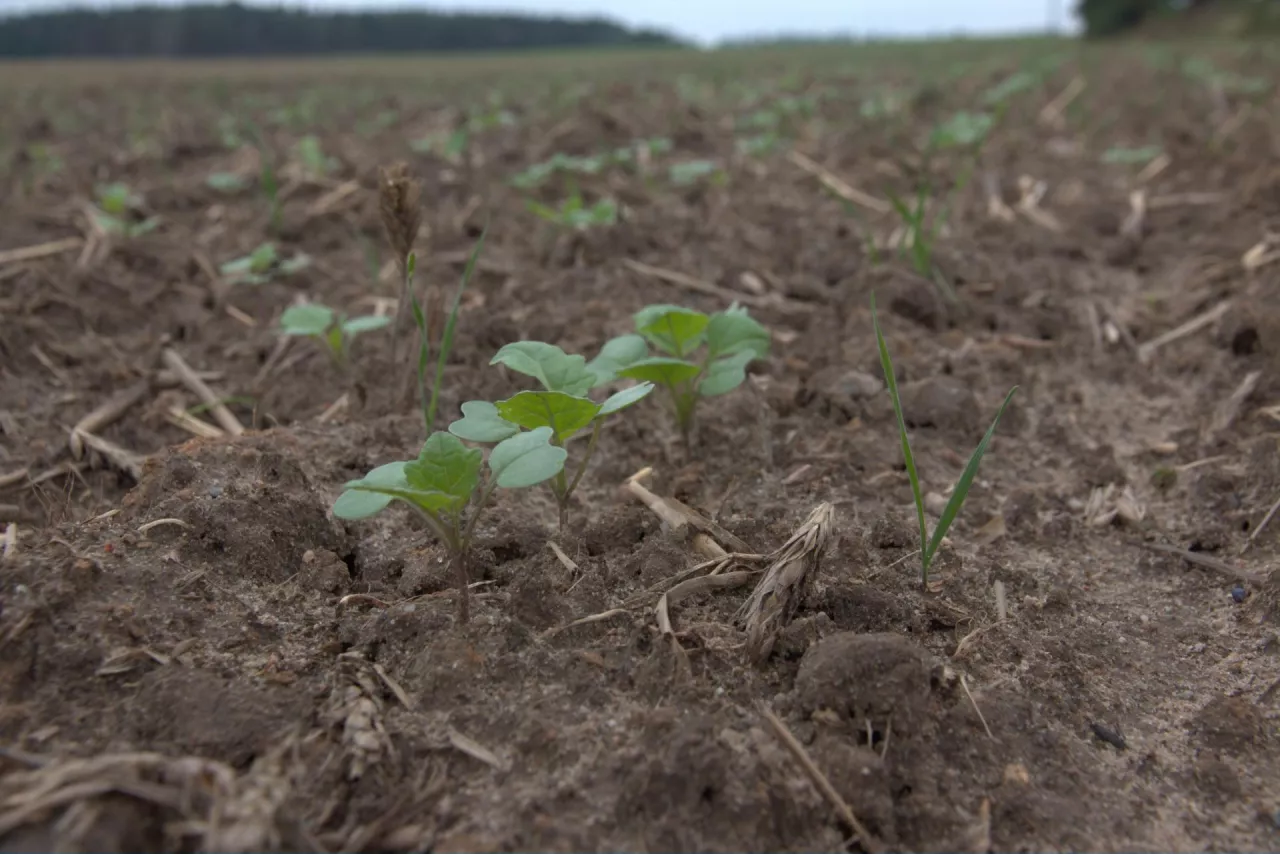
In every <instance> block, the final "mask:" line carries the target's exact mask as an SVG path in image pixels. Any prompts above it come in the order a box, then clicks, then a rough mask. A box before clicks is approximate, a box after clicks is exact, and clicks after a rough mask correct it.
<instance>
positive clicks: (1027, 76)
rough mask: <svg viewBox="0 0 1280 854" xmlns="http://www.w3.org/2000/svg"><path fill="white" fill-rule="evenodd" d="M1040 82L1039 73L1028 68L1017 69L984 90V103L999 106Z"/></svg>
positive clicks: (989, 105)
mask: <svg viewBox="0 0 1280 854" xmlns="http://www.w3.org/2000/svg"><path fill="white" fill-rule="evenodd" d="M1039 82H1040V77H1039V75H1036V74H1033V73H1032V72H1030V71H1026V70H1023V71H1015V72H1014V73H1013V74H1010V75H1009V76H1008V77H1006V78H1005V79H1004V80H1003V81H1001V82H1000V83H997V84H996V85H995V86H992V87H991V88H990V89H988V90H987V91H986V92H984V93H983V94H982V103H983V105H984V106H987V107H995V106H999V105H1000V104H1003V103H1005V102H1006V101H1008V100H1010V99H1011V98H1013V97H1014V96H1015V95H1020V94H1022V93H1023V92H1026V91H1029V90H1031V89H1034V88H1035V87H1036V84H1038V83H1039Z"/></svg>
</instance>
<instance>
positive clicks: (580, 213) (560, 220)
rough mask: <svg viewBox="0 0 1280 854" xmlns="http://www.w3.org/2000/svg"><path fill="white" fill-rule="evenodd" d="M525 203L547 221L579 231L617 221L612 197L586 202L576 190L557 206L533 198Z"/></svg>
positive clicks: (615, 206)
mask: <svg viewBox="0 0 1280 854" xmlns="http://www.w3.org/2000/svg"><path fill="white" fill-rule="evenodd" d="M525 204H526V205H527V206H528V208H529V210H530V211H532V212H533V213H534V214H536V215H537V216H539V217H541V218H542V219H545V220H546V221H547V222H551V223H555V224H556V225H559V226H563V227H565V228H574V229H577V230H579V231H585V230H587V229H588V228H593V227H602V226H610V225H615V224H616V223H617V222H618V203H617V202H615V201H614V200H613V199H598V200H596V201H595V202H593V203H591V204H587V203H586V202H585V201H584V200H583V198H582V194H581V193H579V192H577V191H576V190H575V191H573V192H572V193H570V195H569V197H568V198H566V199H564V200H563V201H561V202H560V204H559V206H557V207H551V206H549V205H544V204H542V203H541V202H536V201H534V200H533V199H527V200H526V201H525Z"/></svg>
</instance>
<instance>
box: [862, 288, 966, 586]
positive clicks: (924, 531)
mask: <svg viewBox="0 0 1280 854" xmlns="http://www.w3.org/2000/svg"><path fill="white" fill-rule="evenodd" d="M871 325H872V326H873V327H874V328H875V331H876V346H878V347H879V348H880V367H881V368H883V369H884V380H885V384H886V385H888V386H889V396H890V397H891V398H892V399H893V414H894V415H896V416H897V418H898V435H900V436H901V437H902V458H903V461H904V462H905V463H906V465H907V477H908V478H910V479H911V495H912V497H913V498H914V499H915V502H916V520H917V521H918V522H919V523H920V559H921V570H922V576H923V578H924V583H926V584H927V583H928V581H929V557H930V555H929V553H928V551H927V549H926V545H927V543H928V537H929V529H928V528H927V527H926V525H925V521H924V497H923V496H922V495H921V494H920V475H919V474H918V473H917V472H916V460H915V457H914V456H912V454H911V442H910V441H909V440H908V439H907V420H906V419H905V418H903V416H902V401H901V400H900V399H899V398H898V378H897V377H896V376H895V375H894V373H893V359H891V358H890V357H889V345H888V344H886V343H885V340H884V333H882V332H881V331H880V321H879V320H878V319H877V318H876V295H875V294H874V293H873V294H872V295H871ZM970 480H972V478H970Z"/></svg>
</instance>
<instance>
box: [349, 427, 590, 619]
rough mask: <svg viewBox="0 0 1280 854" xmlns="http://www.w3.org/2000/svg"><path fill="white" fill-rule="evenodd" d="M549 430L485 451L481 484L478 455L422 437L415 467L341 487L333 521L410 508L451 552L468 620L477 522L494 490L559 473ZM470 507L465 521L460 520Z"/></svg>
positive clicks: (457, 442) (446, 439)
mask: <svg viewBox="0 0 1280 854" xmlns="http://www.w3.org/2000/svg"><path fill="white" fill-rule="evenodd" d="M551 436H552V430H551V428H550V427H542V428H539V429H537V430H530V431H528V432H524V433H518V434H516V435H514V436H511V437H510V438H509V439H506V440H504V441H502V442H499V443H498V444H497V445H496V446H495V447H494V448H493V450H492V451H490V452H489V475H488V477H487V478H485V482H484V483H483V484H482V483H481V469H482V468H483V457H484V453H483V451H481V450H480V449H479V448H468V447H467V446H466V445H465V444H463V442H462V440H461V439H459V438H457V437H456V436H452V435H450V434H448V433H442V432H436V433H432V434H431V435H430V436H428V437H427V441H426V442H425V443H424V444H423V446H422V452H421V453H420V454H418V458H417V459H416V460H406V461H398V462H393V463H387V464H386V465H381V466H378V467H377V468H375V469H373V470H372V471H370V472H369V473H368V474H366V475H365V476H364V477H363V478H361V479H359V480H353V481H350V482H348V483H347V484H346V486H344V487H343V491H342V494H341V495H339V496H338V500H337V501H336V502H334V505H333V515H334V516H337V517H338V518H339V519H366V518H368V517H370V516H373V515H375V514H377V513H379V512H381V511H382V510H384V509H385V508H386V507H387V506H388V505H389V504H390V503H391V502H392V501H402V502H404V503H405V504H408V505H409V506H410V507H412V508H413V510H414V511H415V512H416V513H417V514H418V516H419V517H421V518H422V520H423V521H424V522H425V523H426V525H427V528H428V529H429V530H430V531H431V533H433V534H434V535H435V536H436V537H437V539H439V540H440V542H441V543H442V544H443V545H444V547H445V549H446V550H447V551H448V552H449V559H450V563H451V564H452V565H453V570H454V577H455V578H456V579H457V585H458V619H459V621H460V622H463V623H465V622H467V621H468V620H469V619H470V607H469V604H468V595H467V584H468V582H469V577H468V574H467V557H468V554H469V553H470V550H471V541H472V538H473V536H474V535H475V529H476V522H477V521H478V520H479V519H480V514H481V513H482V512H483V511H484V508H485V506H486V505H488V503H489V499H490V498H491V497H492V496H493V492H494V490H495V489H497V488H498V487H502V488H504V489H523V488H525V487H530V486H537V485H538V484H540V483H543V482H545V481H547V480H550V479H551V478H553V477H555V476H556V475H558V474H561V473H562V472H563V471H564V461H565V457H566V453H565V450H564V448H560V447H556V446H555V445H552V444H551ZM468 505H471V510H470V513H469V514H468V515H464V511H465V510H466V509H467V506H468Z"/></svg>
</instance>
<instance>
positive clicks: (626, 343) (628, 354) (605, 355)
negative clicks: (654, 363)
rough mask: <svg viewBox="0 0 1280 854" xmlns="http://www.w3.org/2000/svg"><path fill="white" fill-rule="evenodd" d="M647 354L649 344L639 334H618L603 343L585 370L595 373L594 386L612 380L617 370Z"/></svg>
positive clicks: (597, 386)
mask: <svg viewBox="0 0 1280 854" xmlns="http://www.w3.org/2000/svg"><path fill="white" fill-rule="evenodd" d="M648 355H649V344H648V342H646V341H645V340H644V338H643V337H642V336H640V335H620V336H618V337H617V338H614V339H612V340H610V341H608V342H606V343H605V345H604V347H602V348H601V349H600V355H598V356H596V357H595V358H594V359H592V360H591V361H590V362H588V363H587V370H589V371H591V372H592V373H594V374H595V375H596V383H595V387H596V388H599V387H600V386H602V385H604V384H606V383H609V382H613V380H615V379H617V377H618V371H620V370H622V369H623V368H625V367H626V366H627V365H630V364H632V363H634V362H638V361H640V360H641V359H643V358H645V357H646V356H648Z"/></svg>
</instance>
